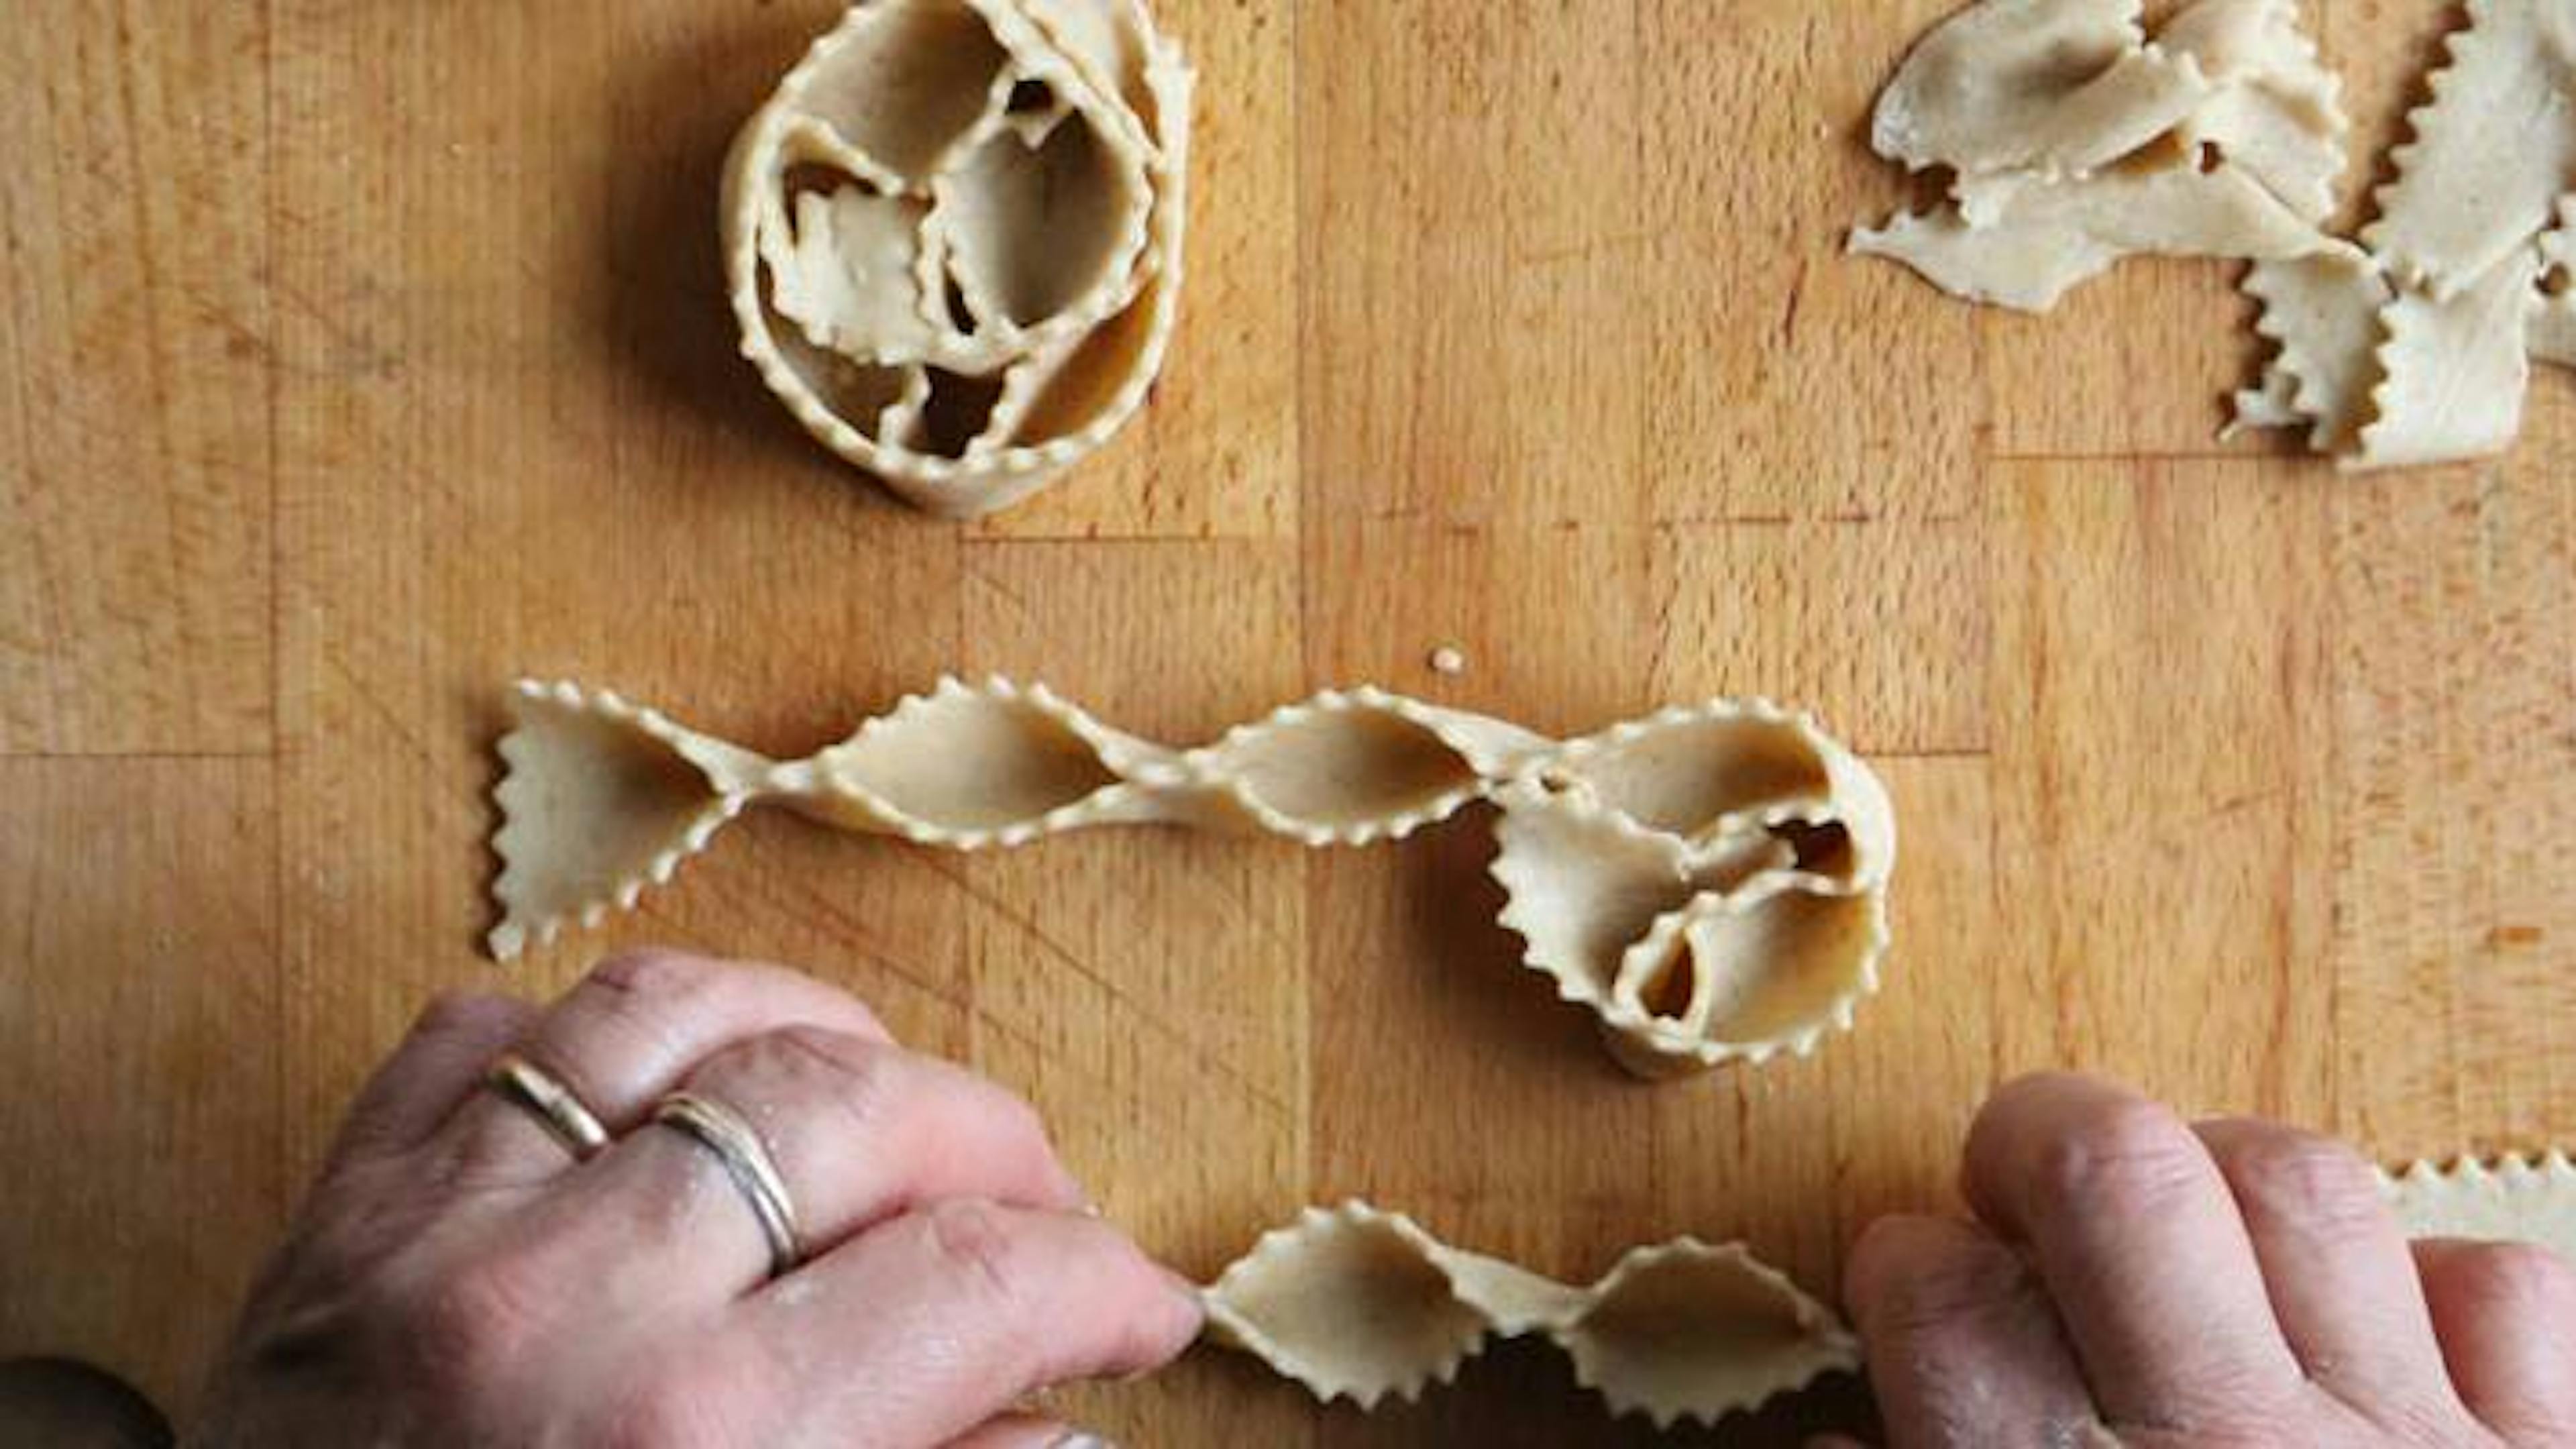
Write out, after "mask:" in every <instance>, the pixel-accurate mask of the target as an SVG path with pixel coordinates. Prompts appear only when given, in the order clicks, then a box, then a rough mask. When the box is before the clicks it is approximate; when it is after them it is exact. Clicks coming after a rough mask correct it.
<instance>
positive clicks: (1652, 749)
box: [490, 678, 1896, 1076]
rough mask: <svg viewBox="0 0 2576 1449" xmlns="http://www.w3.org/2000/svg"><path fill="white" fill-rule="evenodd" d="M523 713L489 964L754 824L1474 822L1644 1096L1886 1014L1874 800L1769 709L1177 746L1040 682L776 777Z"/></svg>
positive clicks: (1278, 725)
mask: <svg viewBox="0 0 2576 1449" xmlns="http://www.w3.org/2000/svg"><path fill="white" fill-rule="evenodd" d="M512 705H513V708H514V710H515V712H516V715H517V725H516V727H515V728H514V729H512V730H511V731H510V732H509V734H508V735H506V736H505V737H504V738H503V739H502V741H501V744H500V753H501V758H502V761H503V764H504V773H503V776H502V779H501V782H500V784H499V786H498V787H497V789H496V791H495V798H496V800H497V802H498V804H499V806H500V810H501V825H500V828H499V830H498V831H497V832H496V833H495V834H494V837H493V847H494V850H495V851H496V852H497V853H498V855H499V856H500V858H501V872H500V874H499V876H498V877H497V878H496V879H495V880H494V882H493V887H492V894H493V898H494V900H495V902H496V903H497V905H498V906H499V908H500V921H499V923H498V924H497V925H496V926H494V927H493V929H492V932H491V935H490V946H491V950H492V953H493V954H494V955H495V956H496V957H499V958H501V959H505V960H506V959H509V958H511V957H514V956H516V955H518V954H519V953H520V952H521V951H523V950H525V949H526V948H527V947H528V946H529V945H530V944H531V943H542V942H544V941H548V940H551V939H552V938H553V937H554V936H555V935H556V934H557V933H558V932H559V931H560V930H561V929H562V928H563V927H564V926H565V925H566V924H567V923H569V922H574V921H578V922H581V923H582V924H584V925H592V924H596V923H597V922H598V921H600V920H601V919H603V918H604V917H605V915H606V914H607V912H608V911H610V910H611V909H624V908H630V907H632V906H633V905H634V904H635V902H636V900H637V899H638V897H639V896H640V895H641V893H642V892H643V891H644V889H645V888H646V887H647V886H650V885H655V884H660V883H662V882H665V881H668V880H669V879H670V878H671V876H672V874H673V873H674V872H675V871H676V870H677V869H678V868H679V866H680V864H681V863H682V862H683V861H685V860H686V859H688V858H689V857H690V856H692V855H695V854H696V853H697V852H699V851H701V850H703V849H705V848H706V846H707V844H708V842H709V841H710V840H711V839H712V838H713V837H714V836H715V834H716V832H717V831H718V830H719V829H721V828H722V827H723V826H724V824H725V823H726V822H728V821H730V820H732V819H733V818H734V817H735V816H737V815H739V814H741V813H742V812H743V811H744V810H746V809H749V808H751V807H753V806H755V805H778V806H784V807H787V808H789V809H792V810H796V811H798V812H800V813H802V814H804V815H806V816H809V817H811V818H813V819H815V820H818V821H821V822H824V823H826V824H830V825H836V826H839V827H841V828H843V829H848V830H854V831H861V832H866V833H871V834H881V835H894V836H900V837H902V838H904V839H906V840H909V841H912V842H914V843H916V844H919V845H924V846H930V847H935V848H940V849H949V850H977V849H984V848H988V847H1008V846H1018V845H1025V844H1028V843H1030V842H1032V841H1035V840H1038V839H1040V838H1042V837H1045V836H1049V835H1054V834H1057V833H1060V832H1063V831H1068V830H1079V829H1085V828H1089V827H1094V826H1109V825H1143V824H1163V825H1176V826H1188V827H1196V828H1201V829H1211V830H1228V831H1236V832H1253V833H1267V834H1271V835H1276V836H1280V837H1284V838H1286V839H1289V840H1293V841H1296V842H1298V843H1299V844H1302V845H1307V846H1314V847H1330V846H1360V845H1368V844H1372V843H1375V842H1379V841H1386V840H1399V839H1402V838H1404V837H1405V836H1407V835H1410V834H1412V833H1413V832H1414V831H1416V830H1419V829H1421V828H1423V827H1424V826H1427V825H1430V824H1433V823H1435V822H1437V821H1441V820H1445V819H1447V818H1449V817H1450V816H1453V815H1455V814H1457V813H1458V812H1459V811H1461V810H1463V809H1465V808H1466V807H1467V806H1468V805H1470V804H1472V803H1475V802H1478V801H1486V802H1491V803H1492V804H1494V805H1496V806H1497V807H1499V813H1498V815H1497V825H1496V830H1497V834H1498V836H1499V838H1500V842H1501V849H1500V852H1499V854H1498V855H1497V857H1496V859H1495V861H1494V864H1493V873H1494V875H1495V877H1496V879H1497V880H1499V881H1500V882H1501V883H1502V885H1503V887H1504V889H1505V891H1506V893H1507V896H1508V900H1507V904H1506V906H1505V908H1504V912H1503V916H1502V921H1503V924H1505V925H1506V926H1509V927H1510V928H1512V929H1513V930H1515V931H1518V932H1519V933H1520V934H1521V935H1522V937H1523V938H1524V939H1525V941H1526V942H1527V947H1528V950H1527V955H1526V958H1525V961H1526V964H1527V965H1528V966H1529V967H1530V968H1531V969H1532V970H1535V971H1537V972H1540V973H1541V974H1543V975H1546V976H1548V977H1549V978H1550V979H1551V980H1552V981H1553V982H1554V983H1555V986H1556V989H1557V992H1558V994H1559V996H1561V997H1562V998H1563V999H1565V1000H1567V1001H1569V1002H1574V1003H1577V1004H1579V1005H1582V1006H1583V1007H1585V1008H1587V1009H1588V1010H1590V1011H1591V1012H1592V1013H1593V1014H1594V1015H1595V1017H1596V1018H1597V1019H1598V1020H1599V1021H1600V1023H1601V1026H1602V1029H1603V1031H1604V1033H1605V1034H1606V1035H1607V1037H1608V1039H1609V1042H1610V1044H1611V1047H1612V1050H1613V1051H1614V1053H1615V1054H1616V1055H1617V1057H1618V1059H1619V1060H1620V1061H1621V1062H1622V1063H1624V1064H1625V1065H1627V1066H1628V1067H1629V1068H1630V1069H1632V1070H1634V1071H1637V1072H1639V1073H1641V1074H1644V1075H1648V1076H1669V1075H1674V1074H1677V1073H1681V1072H1688V1071H1697V1070H1703V1069H1706V1068H1709V1067H1715V1066H1720V1065H1724V1064H1727V1063H1730V1062H1738V1061H1741V1062H1745V1063H1748V1064H1759V1063H1761V1062H1764V1061H1767V1060H1769V1059H1771V1058H1772V1057H1774V1056H1776V1055H1778V1054H1780V1053H1782V1052H1784V1051H1785V1052H1789V1053H1792V1054H1797V1055H1804V1054H1806V1053H1808V1052H1811V1051H1813V1050H1814V1049H1815V1047H1816V1045H1817V1044H1818V1043H1819V1041H1821V1039H1822V1038H1823V1036H1824V1035H1825V1033H1826V1032H1828V1031H1829V1030H1834V1029H1839V1028H1848V1027H1849V1026H1850V1025H1851V1022H1852V1016H1853V1012H1854V1010H1855V1009H1856V1008H1857V1006H1858V1003H1859V1002H1860V1001H1861V1000H1862V999H1863V998H1864V997H1866V996H1868V995H1869V994H1870V993H1871V992H1873V991H1875V990H1876V989H1877V987H1878V981H1879V965H1880V961H1881V958H1882V957H1883V956H1884V955H1885V953H1886V950H1887V946H1888V926H1887V903H1886V895H1887V889H1888V881H1889V878H1890V874H1891V872H1892V871H1893V869H1894V867H1895V860H1896V823H1895V817H1894V814H1893V811H1892V810H1891V808H1890V806H1889V804H1888V799H1887V794H1886V791H1885V789H1884V788H1883V787H1882V786H1881V785H1880V783H1879V781H1878V778H1877V777H1876V776H1875V775H1874V774H1872V773H1871V772H1870V770H1869V767H1868V766H1866V765H1865V764H1863V763H1862V762H1861V761H1860V760H1859V758H1858V757H1856V756H1854V755H1853V754H1852V753H1851V752H1850V751H1849V750H1847V749H1845V748H1843V746H1842V745H1840V744H1839V743H1837V742H1836V741H1834V740H1833V739H1831V738H1830V737H1828V736H1827V735H1826V734H1825V733H1824V732H1823V731H1822V730H1821V729H1819V728H1818V727H1817V726H1816V724H1815V722H1814V721H1813V720H1812V719H1810V718H1808V717H1807V716H1806V715H1803V714H1799V713H1795V712H1793V711H1789V710H1785V709H1782V708H1780V707H1779V706H1777V705H1774V704H1771V703H1769V702H1768V701H1764V700H1742V701H1733V700H1720V701H1713V702H1710V703H1707V704H1703V705H1696V706H1690V707H1680V708H1674V709H1668V710H1665V711H1663V712H1661V713H1659V714H1656V715H1654V716H1651V717H1649V718H1646V719H1642V720H1636V721H1631V722H1629V723H1625V724H1621V725H1616V726H1613V727H1611V728H1610V729H1607V730H1604V731H1602V732H1600V733H1598V734H1594V735H1588V736H1585V737H1582V738H1579V739H1574V740H1565V741H1558V740H1552V739H1549V738H1547V737H1545V736H1542V735H1539V734H1536V733H1533V732H1532V731H1529V730H1526V729H1523V728H1521V727H1519V726H1518V725H1514V724H1510V723H1508V722H1506V721H1503V720H1498V719H1492V718H1488V717H1486V716H1483V715H1476V714H1469V713H1466V712H1464V711H1460V710H1454V709H1447V708H1443V707H1441V706H1437V705H1431V704H1425V703H1423V702H1421V701H1419V700H1413V699H1407V698H1405V697H1403V696H1400V695H1395V694H1390V693H1387V692H1386V691H1384V690H1380V689H1375V688H1368V687H1363V688H1359V689H1353V690H1333V691H1328V692H1326V693H1323V694H1319V695H1317V696H1315V697H1314V698H1313V699H1311V700H1308V701H1306V702H1304V703H1301V704H1296V705H1291V706H1289V707H1287V708H1284V709H1281V710H1278V711H1276V712H1275V713H1273V714H1271V715H1269V716H1268V717H1267V718H1264V719H1261V720H1258V721H1254V722H1252V723H1249V724H1245V725H1240V726H1237V727H1236V728H1234V729H1232V730H1229V731H1227V732H1226V733H1225V734H1224V735H1223V736H1222V737H1221V738H1219V739H1217V740H1216V741H1214V742H1213V743H1210V744H1206V745H1200V746H1197V747H1195V748H1186V749H1184V748H1176V747H1173V746H1169V745H1163V744H1158V743H1155V742H1152V741H1148V740H1144V739H1140V738H1138V737H1136V736H1134V735H1131V734H1128V733H1126V732H1125V731H1122V730H1119V729H1116V728H1113V727H1111V726H1109V725H1107V724H1104V723H1102V722H1100V721H1099V720H1097V719H1095V718H1093V717H1092V716H1091V715H1090V714H1088V713H1086V712H1085V711H1083V710H1081V709H1080V708H1077V707H1076V706H1074V705H1072V704H1070V703H1068V702H1066V701H1065V700H1063V699H1061V698H1059V697H1058V696H1057V695H1055V694H1054V693H1053V692H1052V691H1050V690H1048V689H1046V688H1045V687H1044V686H1043V685H1029V686H1022V685H1019V684H1015V683H1013V682H1011V681H1009V680H1004V679H988V680H986V681H984V682H982V683H979V684H968V683H965V682H963V681H960V680H957V679H953V678H952V679H943V680H941V681H940V682H939V684H938V686H937V687H936V688H934V689H933V690H932V691H931V692H930V693H928V694H925V695H916V696H912V697H910V698H907V699H905V700H903V701H902V702H900V703H899V704H897V705H896V706H895V708H894V709H893V710H891V711H889V712H888V713H886V714H884V715H882V716H880V717H878V718H876V719H872V720H869V721H868V722H867V723H865V724H864V725H862V726H860V728H859V730H858V731H857V733H855V734H853V735H852V736H850V738H849V739H847V740H845V741H844V742H842V743H840V744H838V745H834V746H832V747H831V748H829V749H826V750H824V751H822V752H821V753H819V754H817V755H815V756H813V757H812V758H810V759H804V760H793V761H777V760H772V759H769V758H767V757H766V756H763V755H760V754H757V753H754V752H752V751H750V750H746V749H743V748H741V747H739V746H736V745H732V744H728V743H726V742H724V741H721V740H717V739H714V738H712V737H710V736H707V735H704V734H700V733H698V732H697V731H694V730H690V729H687V728H685V727H683V726H681V725H679V724H677V723H675V722H673V721H672V720H671V719H670V718H669V717H667V716H665V715H663V714H661V713H660V712H658V711H655V710H651V709H644V708H639V707H637V706H635V705H632V704H629V703H628V702H627V701H625V700H624V699H621V698H619V697H618V696H617V695H615V694H612V693H608V692H605V691H590V690H585V689H582V688H580V687H579V686H576V685H572V684H568V683H564V684H542V683H537V682H533V681H531V682H527V683H523V684H522V685H520V687H519V689H518V691H517V692H516V694H515V695H514V697H513V700H512Z"/></svg>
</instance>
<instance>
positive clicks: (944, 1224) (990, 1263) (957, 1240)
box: [926, 1198, 1031, 1309]
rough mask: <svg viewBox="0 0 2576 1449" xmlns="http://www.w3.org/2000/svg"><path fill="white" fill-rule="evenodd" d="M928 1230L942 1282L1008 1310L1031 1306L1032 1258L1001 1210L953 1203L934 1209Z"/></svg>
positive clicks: (987, 1205) (958, 1201)
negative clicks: (956, 1286)
mask: <svg viewBox="0 0 2576 1449" xmlns="http://www.w3.org/2000/svg"><path fill="white" fill-rule="evenodd" d="M926 1228H927V1231H928V1233H929V1238H930V1252H931V1256H932V1258H933V1260H934V1262H935V1265H936V1268H937V1271H938V1273H939V1275H940V1277H941V1278H942V1279H943V1280H946V1281H950V1282H954V1283H957V1284H959V1285H961V1286H962V1287H964V1288H965V1289H967V1290H968V1291H970V1292H973V1293H975V1294H977V1295H978V1296H980V1297H982V1298H984V1299H985V1300H987V1301H989V1302H991V1303H994V1304H998V1305H1000V1306H1002V1307H1004V1308H1006V1309H1008V1308H1016V1307H1018V1306H1021V1305H1022V1304H1024V1303H1026V1302H1027V1301H1028V1299H1029V1296H1030V1277H1029V1275H1030V1272H1031V1265H1030V1263H1029V1255H1028V1253H1027V1251H1026V1249H1025V1247H1024V1245H1023V1244H1022V1243H1021V1241H1020V1237H1019V1234H1017V1233H1016V1232H1014V1231H1012V1227H1011V1222H1010V1219H1009V1218H1008V1217H1006V1216H1005V1215H1004V1214H1003V1212H1002V1210H1001V1209H1000V1208H998V1207H995V1206H994V1205H993V1204H991V1203H988V1202H981V1201H977V1200H975V1199H971V1198H952V1199H950V1200H948V1201H945V1202H942V1203H940V1204H938V1205H937V1206H935V1207H933V1208H931V1209H930V1211H929V1213H928V1221H927V1224H926Z"/></svg>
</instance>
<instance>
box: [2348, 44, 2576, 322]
mask: <svg viewBox="0 0 2576 1449" xmlns="http://www.w3.org/2000/svg"><path fill="white" fill-rule="evenodd" d="M2468 13H2469V23H2468V26H2467V28H2466V29H2463V30H2460V31H2458V32H2456V33H2454V34H2453V35H2452V36H2451V39H2450V55H2449V59H2448V63H2447V64H2445V65H2443V66H2442V67H2441V68H2439V69H2437V70H2436V71H2434V73H2433V75H2432V78H2431V81H2430V82H2429V84H2430V87H2431V90H2432V95H2433V98H2432V100H2431V101H2429V102H2428V103H2426V104H2425V105H2423V106H2421V107H2419V108H2417V109H2416V111H2415V112H2414V113H2413V114H2412V115H2410V116H2409V117H2408V118H2407V120H2408V124H2409V125H2411V126H2412V127H2413V128H2414V132H2415V136H2414V139H2413V140H2411V141H2409V142H2408V143H2406V144H2405V145H2403V146H2400V147H2398V148H2397V150H2396V152H2395V153H2394V155H2393V158H2392V159H2393V160H2394V162H2395V165H2396V169H2397V179H2396V180H2394V181H2392V182H2390V183H2389V184H2388V185H2386V186H2384V187H2382V188H2380V191H2379V217H2378V219H2377V220H2375V221H2373V222H2372V223H2371V224H2370V225H2369V226H2367V227H2365V228H2363V229H2362V234H2361V238H2362V243H2363V245H2365V246H2367V247H2368V248H2369V249H2370V251H2371V252H2372V253H2373V254H2374V255H2376V256H2378V257H2379V258H2380V259H2381V261H2382V263H2383V264H2384V265H2385V266H2386V267H2387V269H2388V271H2389V273H2390V274H2391V275H2392V276H2393V277H2395V278H2396V279H2397V281H2398V282H2399V283H2400V284H2402V285H2404V286H2406V287H2410V288H2414V289H2418V290H2421V291H2424V292H2428V293H2430V294H2431V295H2432V297H2433V299H2434V300H2435V301H2447V300H2449V299H2450V298H2451V297H2453V296H2455V295H2457V294H2458V293H2460V292H2462V291H2464V290H2466V289H2468V288H2470V287H2472V286H2475V285H2476V284H2477V283H2478V281H2479V280H2480V279H2482V278H2484V277H2487V276H2489V275H2490V274H2492V273H2493V272H2494V270H2495V268H2496V267H2497V266H2498V265H2499V264H2500V263H2502V262H2503V261H2504V260H2505V259H2506V257H2507V256H2508V255H2509V254H2510V253H2513V252H2515V251H2518V250H2520V249H2521V248H2522V247H2524V246H2525V245H2527V244H2529V242H2530V241H2531V239H2532V238H2533V237H2534V236H2536V235H2537V234H2538V233H2539V232H2540V230H2541V228H2543V227H2545V226H2547V225H2548V224H2549V211H2550V206H2551V204H2552V203H2553V202H2555V201H2556V200H2557V199H2558V198H2559V197H2560V196H2561V195H2563V194H2564V193H2565V192H2566V191H2567V190H2568V188H2569V187H2570V186H2576V0H2469V5H2468Z"/></svg>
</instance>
